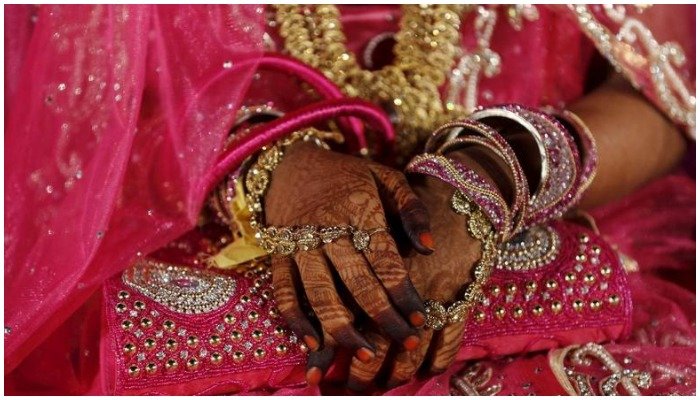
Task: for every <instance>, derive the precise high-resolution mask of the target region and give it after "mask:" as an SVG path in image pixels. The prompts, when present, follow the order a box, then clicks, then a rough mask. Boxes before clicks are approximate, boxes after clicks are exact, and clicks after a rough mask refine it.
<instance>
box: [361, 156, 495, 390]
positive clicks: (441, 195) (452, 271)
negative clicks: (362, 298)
mask: <svg viewBox="0 0 700 400" xmlns="http://www.w3.org/2000/svg"><path fill="white" fill-rule="evenodd" d="M461 161H467V160H461ZM469 164H470V166H472V167H473V168H474V169H477V170H479V168H478V166H474V165H473V163H472V162H469ZM479 172H482V173H481V175H482V176H487V175H486V174H485V173H483V172H484V171H483V170H482V171H479ZM415 182H416V184H414V186H413V188H414V190H415V192H416V193H417V194H418V197H419V198H420V199H421V200H423V202H424V203H425V204H426V205H427V206H428V212H429V215H430V220H431V225H432V232H433V234H434V235H435V239H436V243H438V246H436V249H435V252H434V253H433V254H432V255H430V256H424V255H420V254H417V253H415V252H414V253H413V254H410V255H409V256H408V257H407V258H405V259H404V261H405V263H406V265H407V267H408V269H409V276H410V278H411V281H413V282H414V284H415V286H416V289H417V290H418V292H419V293H420V295H421V297H422V298H423V299H434V300H438V301H440V302H442V303H443V304H451V303H452V302H454V301H455V300H456V299H458V298H459V297H460V296H461V295H462V293H463V289H464V287H465V286H466V284H467V283H469V282H471V280H472V276H471V269H472V266H473V265H474V264H475V263H476V261H477V260H478V259H479V257H480V256H481V250H480V243H479V242H478V241H477V240H475V239H474V238H472V237H471V236H470V235H469V234H468V232H467V230H466V219H465V217H464V216H461V215H458V214H456V213H454V212H452V210H451V208H450V205H449V204H450V198H451V196H452V194H453V193H454V188H452V187H451V186H449V185H447V184H445V183H443V182H441V181H438V180H437V179H434V178H430V177H421V178H418V179H416V180H415ZM464 325H465V323H464V322H462V323H458V324H451V325H447V326H446V327H445V328H444V329H442V330H440V331H433V330H431V329H428V328H424V329H422V330H421V332H420V338H421V340H420V345H419V346H418V347H417V348H416V349H414V350H406V349H399V350H398V351H394V350H391V351H390V347H391V346H392V345H391V342H390V341H389V340H388V339H387V338H386V337H385V336H384V335H382V334H381V333H379V332H378V331H372V332H370V333H368V334H366V336H367V337H368V338H369V340H370V341H371V342H372V345H373V346H374V347H375V349H376V350H377V352H376V356H375V357H374V359H372V360H371V361H370V362H369V363H362V362H359V360H358V359H357V358H354V359H353V360H352V364H351V367H350V374H349V377H348V387H349V388H350V389H352V390H356V391H362V390H364V389H365V388H367V387H368V386H369V385H370V384H372V383H373V382H374V383H378V382H377V381H376V380H377V374H378V372H379V370H380V368H381V367H382V366H388V373H389V376H388V379H387V381H386V385H387V386H389V387H394V386H397V385H399V384H400V383H402V382H405V381H407V380H409V379H411V378H412V377H413V376H414V375H415V374H416V372H417V371H418V369H419V367H421V365H424V366H425V368H426V369H427V370H428V372H429V373H431V374H437V373H440V372H442V371H444V370H446V369H447V368H448V367H449V365H450V364H451V363H452V361H453V360H454V358H455V356H456V355H457V352H458V350H459V347H460V344H461V339H462V335H463V330H464ZM429 350H430V352H429ZM388 354H389V355H390V356H389V359H386V358H387V355H388Z"/></svg>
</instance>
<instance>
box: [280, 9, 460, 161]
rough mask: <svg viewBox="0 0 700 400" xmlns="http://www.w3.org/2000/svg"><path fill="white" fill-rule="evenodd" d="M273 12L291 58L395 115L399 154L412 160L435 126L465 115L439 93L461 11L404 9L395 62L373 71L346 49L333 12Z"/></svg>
mask: <svg viewBox="0 0 700 400" xmlns="http://www.w3.org/2000/svg"><path fill="white" fill-rule="evenodd" d="M275 7H276V16H275V18H276V21H277V24H278V26H279V32H280V35H281V36H282V38H283V39H284V47H285V49H286V50H287V51H288V52H289V54H290V55H292V56H293V57H296V58H298V59H299V60H301V61H303V62H305V63H307V64H309V65H310V66H312V67H314V68H317V69H319V70H320V71H322V72H323V73H324V74H325V75H326V77H327V78H328V79H330V80H332V81H333V82H334V83H336V84H337V85H338V86H339V87H340V88H341V89H342V90H343V91H344V92H345V93H346V94H347V95H349V96H353V97H360V98H363V99H366V100H368V101H371V102H374V103H375V104H379V105H382V106H384V107H385V108H387V109H389V110H390V111H393V113H394V114H395V117H396V120H397V132H398V134H399V137H398V139H399V140H398V151H399V154H401V155H407V154H410V153H411V152H412V151H413V149H414V148H415V146H416V144H417V143H418V142H419V141H420V140H422V139H424V138H425V137H427V135H428V134H429V133H430V131H431V130H432V129H434V128H435V126H437V125H439V124H441V123H443V122H445V121H446V120H451V119H454V118H455V117H457V116H464V115H466V113H465V112H464V110H463V109H461V108H460V107H459V106H454V107H450V108H449V109H448V108H446V107H445V106H444V104H443V102H442V100H441V98H440V92H439V90H438V89H439V87H440V86H441V85H442V84H444V83H445V80H446V76H447V74H448V73H449V71H450V68H451V67H452V65H453V64H454V60H455V57H456V56H457V55H458V52H459V29H460V24H461V21H460V15H461V13H462V12H463V11H464V9H465V6H461V5H447V4H438V5H404V6H402V7H403V16H402V17H401V21H400V24H399V26H400V28H399V32H398V33H397V34H396V45H395V46H394V56H395V60H394V62H393V63H392V64H390V65H387V66H385V67H383V68H381V69H380V70H377V71H369V70H365V69H362V67H361V66H360V65H359V64H358V62H357V60H356V57H355V55H354V54H353V53H352V52H351V51H350V50H349V49H348V48H347V46H346V45H345V42H346V38H345V35H344V34H343V30H342V25H341V23H340V12H339V10H338V8H337V7H336V6H334V5H330V4H326V5H317V6H314V7H311V6H299V5H276V6H275Z"/></svg>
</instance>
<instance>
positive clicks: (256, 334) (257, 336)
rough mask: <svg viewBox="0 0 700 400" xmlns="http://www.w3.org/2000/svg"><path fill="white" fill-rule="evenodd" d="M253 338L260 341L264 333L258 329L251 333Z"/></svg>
mask: <svg viewBox="0 0 700 400" xmlns="http://www.w3.org/2000/svg"><path fill="white" fill-rule="evenodd" d="M251 336H252V337H253V339H255V340H260V339H262V336H263V334H262V332H260V331H259V330H257V329H256V330H254V331H253V333H251Z"/></svg>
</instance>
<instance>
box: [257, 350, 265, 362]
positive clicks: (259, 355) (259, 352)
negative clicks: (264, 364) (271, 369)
mask: <svg viewBox="0 0 700 400" xmlns="http://www.w3.org/2000/svg"><path fill="white" fill-rule="evenodd" d="M254 354H255V358H257V359H258V360H260V359H262V358H264V357H265V350H263V349H255V353H254Z"/></svg>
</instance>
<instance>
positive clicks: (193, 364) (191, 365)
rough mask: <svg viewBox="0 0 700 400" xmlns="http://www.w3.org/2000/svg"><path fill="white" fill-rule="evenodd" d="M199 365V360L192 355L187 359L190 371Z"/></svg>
mask: <svg viewBox="0 0 700 400" xmlns="http://www.w3.org/2000/svg"><path fill="white" fill-rule="evenodd" d="M198 367H199V360H197V359H196V358H194V357H192V358H190V359H189V360H187V369H189V370H190V371H192V370H195V369H197V368H198Z"/></svg>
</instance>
